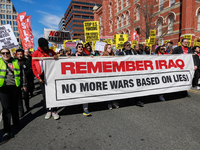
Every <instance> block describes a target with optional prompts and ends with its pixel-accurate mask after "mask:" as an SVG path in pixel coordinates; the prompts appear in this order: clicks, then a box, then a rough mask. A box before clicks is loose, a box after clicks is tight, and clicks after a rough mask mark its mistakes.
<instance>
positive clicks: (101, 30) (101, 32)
mask: <svg viewBox="0 0 200 150" xmlns="http://www.w3.org/2000/svg"><path fill="white" fill-rule="evenodd" d="M100 36H103V28H101V29H100Z"/></svg>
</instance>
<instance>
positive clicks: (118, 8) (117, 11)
mask: <svg viewBox="0 0 200 150" xmlns="http://www.w3.org/2000/svg"><path fill="white" fill-rule="evenodd" d="M118 11H119V0H117V12H118Z"/></svg>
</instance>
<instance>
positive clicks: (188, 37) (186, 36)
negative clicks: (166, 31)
mask: <svg viewBox="0 0 200 150" xmlns="http://www.w3.org/2000/svg"><path fill="white" fill-rule="evenodd" d="M184 38H187V39H188V40H190V41H191V40H192V35H191V34H188V35H184Z"/></svg>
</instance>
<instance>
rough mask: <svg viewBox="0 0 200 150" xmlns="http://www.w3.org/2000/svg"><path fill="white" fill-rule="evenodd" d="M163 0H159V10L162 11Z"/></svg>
mask: <svg viewBox="0 0 200 150" xmlns="http://www.w3.org/2000/svg"><path fill="white" fill-rule="evenodd" d="M164 2H165V1H164V0H159V10H160V11H162V10H163V9H164Z"/></svg>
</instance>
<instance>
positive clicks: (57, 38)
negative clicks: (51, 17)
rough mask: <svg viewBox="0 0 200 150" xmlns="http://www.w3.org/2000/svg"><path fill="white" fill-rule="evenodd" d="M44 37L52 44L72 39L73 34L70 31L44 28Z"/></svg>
mask: <svg viewBox="0 0 200 150" xmlns="http://www.w3.org/2000/svg"><path fill="white" fill-rule="evenodd" d="M44 38H45V39H46V40H48V41H49V42H50V43H52V44H62V43H63V41H65V40H71V35H70V32H69V31H58V30H54V29H46V28H44Z"/></svg>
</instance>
